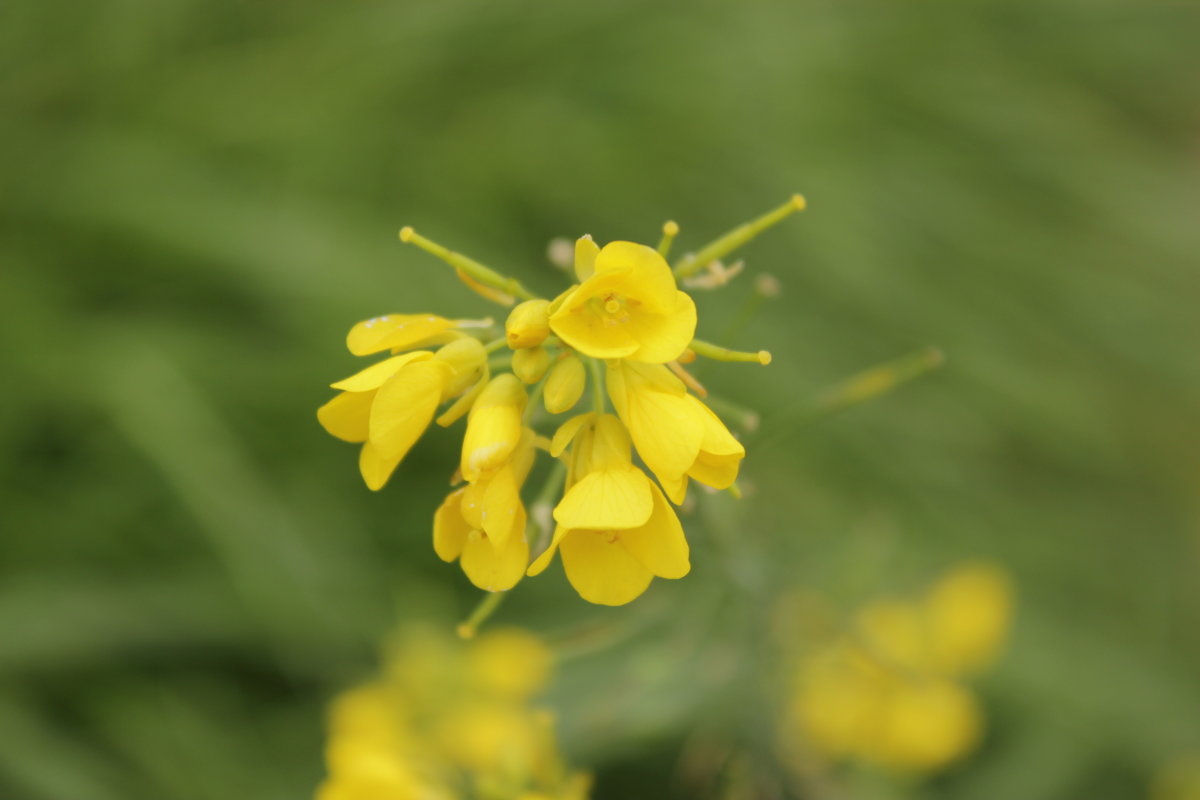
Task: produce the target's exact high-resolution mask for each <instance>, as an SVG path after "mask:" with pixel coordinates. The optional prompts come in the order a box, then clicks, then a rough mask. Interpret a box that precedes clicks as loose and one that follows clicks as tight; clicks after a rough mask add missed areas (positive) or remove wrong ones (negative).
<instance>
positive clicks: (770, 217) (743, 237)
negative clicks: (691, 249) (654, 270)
mask: <svg viewBox="0 0 1200 800" xmlns="http://www.w3.org/2000/svg"><path fill="white" fill-rule="evenodd" d="M804 206H805V201H804V198H803V197H802V196H801V195H798V194H794V195H792V197H791V199H790V200H788V201H787V202H786V203H784V204H783V205H781V206H780V207H779V208H776V209H774V210H773V211H768V212H767V213H766V214H763V215H762V216H761V217H759V218H758V219H755V220H751V221H750V222H747V223H745V224H744V225H739V226H738V227H736V228H734V229H733V230H731V231H729V232H728V233H726V234H724V235H723V236H720V237H718V238H716V239H714V240H713V241H711V242H709V243H708V244H706V245H704V247H701V248H700V250H699V252H696V253H689V254H688V255H686V256H684V257H683V258H682V259H680V261H679V263H677V264H676V265H675V277H676V278H686V277H689V276H691V275H695V274H696V273H697V272H699V271H700V270H702V269H704V268H705V267H707V266H708V265H709V264H711V263H712V262H714V261H716V260H717V259H719V258H724V257H725V256H727V255H729V254H730V253H732V252H733V251H734V250H736V249H738V248H739V247H741V246H742V245H744V244H745V243H746V242H748V241H750V240H751V239H753V238H754V237H755V236H758V234H760V233H762V232H763V231H765V230H766V229H767V228H769V227H771V226H772V225H775V224H776V223H778V222H780V221H781V220H783V219H785V218H787V217H789V216H791V215H792V214H793V213H794V212H796V211H803V210H804Z"/></svg>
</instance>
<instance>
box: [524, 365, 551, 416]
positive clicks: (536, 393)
mask: <svg viewBox="0 0 1200 800" xmlns="http://www.w3.org/2000/svg"><path fill="white" fill-rule="evenodd" d="M546 372H547V373H549V370H546ZM545 391H546V376H545V375H543V376H542V379H541V380H540V381H538V382H537V385H536V386H534V387H533V391H532V392H530V393H529V402H527V403H526V404H525V414H524V415H523V418H522V422H524V423H525V424H526V425H528V424H529V420H530V419H532V418H533V412H534V410H535V409H536V408H537V407H538V403H539V402H541V399H542V393H543V392H545Z"/></svg>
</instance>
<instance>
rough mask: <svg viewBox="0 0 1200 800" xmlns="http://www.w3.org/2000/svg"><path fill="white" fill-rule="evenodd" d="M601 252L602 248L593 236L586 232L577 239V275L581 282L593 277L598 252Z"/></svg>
mask: <svg viewBox="0 0 1200 800" xmlns="http://www.w3.org/2000/svg"><path fill="white" fill-rule="evenodd" d="M599 252H600V248H599V247H598V246H597V245H596V243H595V242H594V241H593V240H592V237H591V236H589V235H587V234H585V235H583V236H580V237H579V238H578V239H576V240H575V277H577V278H579V281H580V283H582V282H583V281H586V280H587V279H588V278H590V277H592V273H593V272H595V271H596V254H597V253H599Z"/></svg>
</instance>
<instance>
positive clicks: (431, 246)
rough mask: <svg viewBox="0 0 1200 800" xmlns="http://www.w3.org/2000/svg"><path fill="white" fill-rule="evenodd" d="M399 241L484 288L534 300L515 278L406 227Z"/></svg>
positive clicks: (401, 232)
mask: <svg viewBox="0 0 1200 800" xmlns="http://www.w3.org/2000/svg"><path fill="white" fill-rule="evenodd" d="M400 241H402V242H405V243H406V244H415V245H416V246H417V247H419V248H421V249H422V250H424V251H425V252H426V253H429V254H430V255H434V256H437V257H438V258H440V259H441V260H442V261H445V262H446V263H447V264H449V265H450V266H452V267H454V268H455V269H461V270H462V271H463V272H465V273H466V274H467V275H470V276H471V277H472V278H474V279H475V280H477V281H479V282H480V283H482V284H483V285H484V286H490V287H491V288H493V289H497V290H499V291H501V292H506V293H508V294H510V295H515V296H516V297H519V298H521V299H522V300H533V299H534V294H533V293H532V292H530V291H529V290H528V289H526V288H525V287H524V286H522V285H521V282H520V281H518V280H517V279H516V278H510V277H508V276H506V275H501V274H500V273H499V272H496V271H495V270H494V269H492V268H491V267H485V266H484V265H483V264H480V263H479V262H478V261H476V260H474V259H473V258H468V257H467V256H464V255H463V254H462V253H456V252H454V251H453V250H450V249H448V248H446V247H443V246H442V245H440V244H438V243H437V242H435V241H432V240H430V239H427V238H425V237H424V236H422V235H421V234H419V233H417V232H416V231H414V230H413V229H412V228H411V227H409V226H407V225H406V226H405V227H403V228H401V229H400Z"/></svg>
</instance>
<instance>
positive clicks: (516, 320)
mask: <svg viewBox="0 0 1200 800" xmlns="http://www.w3.org/2000/svg"><path fill="white" fill-rule="evenodd" d="M549 308H550V303H549V301H547V300H526V301H525V302H524V303H521V304H520V305H518V306H517V307H516V308H514V309H513V310H512V313H511V314H509V315H508V321H507V322H505V323H504V331H505V334H506V335H507V337H508V346H509V347H511V348H512V349H513V350H518V349H523V348H526V347H537V346H538V345H539V344H541V343H542V342H543V341H545V339H546V336H548V335H549V333H550V316H549Z"/></svg>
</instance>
